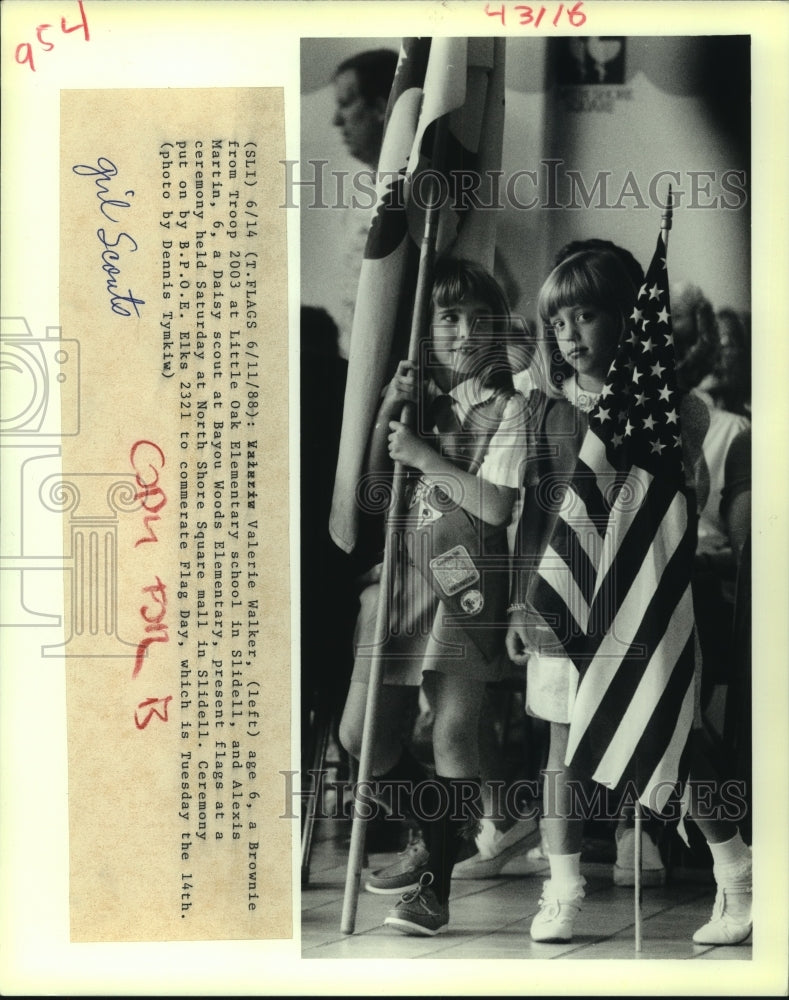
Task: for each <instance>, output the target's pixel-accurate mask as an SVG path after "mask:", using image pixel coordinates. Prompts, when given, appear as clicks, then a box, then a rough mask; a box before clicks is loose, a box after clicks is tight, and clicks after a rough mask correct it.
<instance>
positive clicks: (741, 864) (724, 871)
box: [708, 830, 752, 888]
mask: <svg viewBox="0 0 789 1000" xmlns="http://www.w3.org/2000/svg"><path fill="white" fill-rule="evenodd" d="M708 843H709V841H708ZM709 848H710V851H711V853H712V861H713V871H714V873H715V881H716V882H717V883H718V885H725V886H727V887H731V888H735V887H736V888H745V887H746V885H747V887H748V888H750V884H751V867H752V865H751V851H750V848H749V847H748V845H747V844H746V843H745V842H744V841H743V839H742V837H741V836H740V831H739V830H738V831H737V832H736V833H735V834H734V836H733V837H732V838H731V839H730V840H724V841H723V842H722V843H720V844H712V843H709Z"/></svg>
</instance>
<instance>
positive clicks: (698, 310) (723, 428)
mask: <svg viewBox="0 0 789 1000" xmlns="http://www.w3.org/2000/svg"><path fill="white" fill-rule="evenodd" d="M671 318H672V323H673V330H674V344H675V347H676V351H677V362H678V363H677V379H678V382H679V384H680V388H683V389H686V390H693V391H694V392H695V393H696V394H697V395H698V396H699V397H700V398H701V399H703V400H704V402H705V403H706V404H707V406H708V408H709V414H710V426H709V430H708V431H707V434H706V436H705V438H704V442H703V445H702V450H703V452H704V458H705V461H706V463H707V468H708V470H709V478H710V489H709V496H708V499H707V502H706V504H705V505H704V507H703V508H702V510H701V512H700V516H699V524H698V544H697V548H696V565H695V570H694V578H693V601H694V607H695V611H696V624H697V627H698V633H699V641H700V643H701V650H702V655H703V658H704V674H703V680H702V706H705V705H706V704H707V703H708V702H709V698H710V696H711V694H712V689H713V687H714V685H715V684H716V683H722V682H727V681H728V680H729V679H730V678H731V676H732V671H733V669H735V668H736V664H733V663H732V648H733V647H732V642H731V634H732V629H733V622H734V591H735V581H736V575H737V551H736V549H735V545H734V539H733V538H732V537H730V533H729V525H728V524H727V521H726V519H724V517H723V516H722V514H721V500H722V498H723V496H724V493H725V492H726V491H727V490H729V489H730V486H731V484H730V483H727V478H726V476H727V470H729V471H730V470H731V469H732V466H731V464H730V463H727V458H728V455H729V449H730V448H731V445H732V442H733V441H734V439H735V438H736V437H737V436H738V435H739V434H740V433H741V432H742V431H743V430H745V429H746V428H747V427H748V426H749V420H748V417H747V416H745V415H744V414H742V413H732V412H729V411H728V410H725V409H722V408H721V407H720V406H716V405H715V402H714V400H713V398H712V396H711V395H710V394H709V393H708V392H706V391H705V390H704V388H703V387H702V386H703V384H704V382H705V379H707V378H708V377H709V376H711V375H712V374H713V372H714V371H715V370H716V365H717V364H718V358H719V344H720V340H719V333H718V324H717V321H716V317H715V313H714V311H713V308H712V305H711V304H710V302H709V300H708V299H707V298H706V297H705V296H704V294H703V292H702V291H701V289H700V288H699V287H698V286H697V285H693V284H690V283H684V282H683V283H678V284H676V285H672V286H671Z"/></svg>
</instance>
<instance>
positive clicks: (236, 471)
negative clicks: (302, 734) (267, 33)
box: [44, 88, 291, 941]
mask: <svg viewBox="0 0 789 1000" xmlns="http://www.w3.org/2000/svg"><path fill="white" fill-rule="evenodd" d="M282 98H283V94H282V90H281V89H278V88H277V89H275V88H269V89H262V88H261V89H257V90H248V89H247V90H240V89H235V88H224V89H221V90H220V89H215V90H191V89H183V90H181V89H179V90H147V89H138V90H125V91H124V90H121V91H108V90H92V91H84V90H67V91H64V92H63V94H62V105H61V216H60V222H61V247H62V248H63V251H64V252H63V254H62V256H61V280H60V289H61V313H60V319H61V323H62V325H63V327H65V328H66V329H68V330H73V331H74V332H75V333H77V337H76V338H75V339H76V340H77V344H75V345H74V346H75V347H77V346H78V348H79V365H80V368H79V373H80V381H79V386H78V388H79V392H78V399H77V400H73V401H72V400H67V401H66V406H67V407H70V406H74V405H75V406H76V407H77V409H78V414H79V433H77V434H75V435H73V436H71V437H68V438H64V448H63V474H62V478H61V479H60V480H57V481H52V482H48V483H46V484H45V486H44V490H45V492H46V493H47V496H50V495H51V496H52V497H53V498H54V499H53V501H52V502H51V503H50V505H51V506H53V507H55V508H57V507H58V506H60V507H62V511H63V516H64V521H65V533H64V550H65V552H66V554H67V555H66V558H67V560H68V563H67V565H68V569H67V573H66V583H67V585H66V596H65V601H66V605H65V616H66V620H67V622H69V624H70V628H67V637H66V642H65V648H64V650H63V652H64V654H65V657H66V670H67V703H68V730H69V803H70V870H71V900H72V913H71V920H72V937H73V939H74V940H77V941H80V940H88V941H91V940H93V941H95V940H134V939H146V940H172V939H178V938H184V939H205V938H208V937H217V938H223V937H227V938H266V937H272V938H277V937H280V938H281V937H289V936H290V933H291V928H290V921H291V910H290V872H289V868H288V862H289V860H290V849H291V843H290V828H289V825H288V824H287V823H285V822H282V821H280V820H279V819H278V812H280V811H281V810H279V809H278V806H279V805H280V803H281V792H280V787H279V775H278V774H277V764H278V763H281V762H282V761H283V760H287V757H288V753H289V743H290V731H289V727H290V707H289V692H290V657H289V651H288V646H289V601H288V572H289V565H288V564H289V552H288V542H287V537H288V509H287V502H286V491H285V490H284V489H283V485H284V483H286V481H287V469H288V443H287V391H288V389H287V312H286V300H285V287H286V282H287V260H286V245H285V219H284V215H283V213H282V211H281V210H280V209H279V201H280V193H279V185H278V184H277V181H276V178H277V168H278V163H277V161H278V159H280V158H282V156H283V150H284V108H283V99H282ZM119 107H120V108H123V116H122V120H121V121H118V108H119ZM141 122H144V123H145V124H144V128H140V123H141ZM96 708H98V709H99V710H98V711H95V709H96ZM173 779H176V780H173ZM119 801H122V802H123V808H119ZM99 897H100V898H101V901H102V905H101V906H97V905H96V901H97V899H98V898H99Z"/></svg>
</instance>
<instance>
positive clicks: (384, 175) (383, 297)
mask: <svg viewBox="0 0 789 1000" xmlns="http://www.w3.org/2000/svg"><path fill="white" fill-rule="evenodd" d="M443 116H448V136H447V141H446V150H445V155H444V162H443V163H441V164H433V163H432V159H431V154H432V149H433V135H434V132H435V127H436V122H437V121H438V120H439V119H440V118H442V117H443ZM503 134H504V39H502V38H407V39H404V40H403V45H402V48H401V52H400V60H399V63H398V67H397V72H396V74H395V78H394V81H393V84H392V92H391V94H390V96H389V102H388V106H387V112H386V121H385V125H384V139H383V146H382V148H381V155H380V158H379V163H378V184H377V188H376V190H377V206H376V212H375V216H374V218H373V221H372V223H371V226H370V230H369V233H368V237H367V244H366V247H365V252H364V260H363V261H362V269H361V273H360V276H359V287H358V292H357V296H356V308H355V311H354V318H353V329H352V332H351V346H350V353H349V357H348V381H347V390H346V395H345V404H344V410H343V426H342V437H341V440H340V452H339V458H338V462H337V473H336V477H335V487H334V497H333V502H332V512H331V517H330V523H329V530H330V532H331V535H332V538H333V539H334V541H335V542H336V544H337V545H339V546H340V547H341V548H343V549H345V550H346V551H351V550H352V549H353V548H354V546H355V544H356V536H357V530H358V507H357V503H358V499H357V486H358V484H359V481H360V477H361V475H362V470H363V462H364V454H365V449H366V446H367V439H368V436H369V432H370V428H371V426H372V422H373V418H374V416H375V412H376V410H377V407H378V402H379V394H380V390H381V387H382V385H383V383H384V381H385V379H386V377H387V375H388V374H391V373H390V372H389V371H388V367H389V364H390V360H391V357H392V353H393V351H394V353H395V354H396V356H397V359H398V360H399V359H400V358H404V357H405V356H406V354H407V348H408V339H407V335H408V331H409V329H410V322H411V316H410V313H411V310H412V307H413V304H414V295H415V290H416V276H417V265H418V259H419V243H420V241H421V238H422V228H423V222H424V203H425V200H426V197H427V190H426V187H425V185H424V184H423V183H422V178H423V177H424V175H425V172H426V171H428V170H433V171H434V172H438V173H440V174H441V175H442V177H443V178H445V179H446V186H442V191H441V202H442V211H441V215H440V217H439V225H438V237H437V245H436V252H437V253H442V252H445V251H446V252H449V251H450V248H451V252H452V253H453V254H454V255H455V256H458V257H466V258H470V259H472V260H476V261H477V262H479V263H481V264H484V265H485V266H487V267H488V268H489V269H492V266H493V252H494V247H495V224H496V219H497V216H498V214H499V213H498V212H495V211H484V210H482V211H475V210H474V208H473V204H474V201H475V199H474V198H473V197H472V198H469V197H467V196H466V197H461V198H456V197H455V194H456V192H458V191H459V190H461V189H462V185H463V182H462V181H461V180H460V178H461V175H464V176H465V177H466V179H468V178H469V177H471V176H476V177H478V178H482V179H483V185H482V187H481V188H480V189H479V190H478V191H475V196H476V199H477V201H478V202H481V203H483V204H486V203H489V201H490V199H491V192H490V190H489V189H486V187H485V179H486V178H487V179H488V184H492V178H493V172H494V171H495V170H497V169H498V168H500V166H501V149H502V141H503ZM398 338H400V339H399V340H398Z"/></svg>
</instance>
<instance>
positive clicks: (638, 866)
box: [633, 802, 641, 952]
mask: <svg viewBox="0 0 789 1000" xmlns="http://www.w3.org/2000/svg"><path fill="white" fill-rule="evenodd" d="M635 833H636V841H635V844H636V855H635V861H634V866H635V879H634V880H633V882H634V885H635V888H634V890H633V894H634V905H635V911H636V951H637V952H638V951H641V803H640V802H636V830H635Z"/></svg>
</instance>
